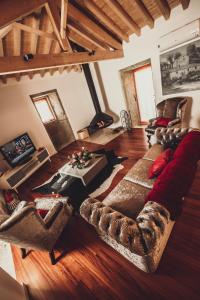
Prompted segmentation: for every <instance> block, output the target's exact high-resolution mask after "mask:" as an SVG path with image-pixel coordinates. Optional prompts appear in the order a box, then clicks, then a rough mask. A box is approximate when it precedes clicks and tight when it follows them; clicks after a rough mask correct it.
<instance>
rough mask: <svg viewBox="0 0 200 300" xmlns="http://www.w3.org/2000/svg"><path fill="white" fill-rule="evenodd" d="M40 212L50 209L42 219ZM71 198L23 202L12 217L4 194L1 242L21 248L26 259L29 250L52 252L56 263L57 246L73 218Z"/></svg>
mask: <svg viewBox="0 0 200 300" xmlns="http://www.w3.org/2000/svg"><path fill="white" fill-rule="evenodd" d="M37 209H40V210H41V209H42V210H49V211H48V213H47V215H46V216H45V218H44V219H43V218H41V217H40V215H39V214H38V212H37ZM72 210H73V208H72V206H71V205H70V204H69V203H68V201H67V198H46V199H45V198H43V199H38V200H36V201H35V205H34V203H28V202H26V201H21V202H20V203H19V204H18V206H17V208H16V209H15V210H14V212H13V213H12V215H9V214H8V213H7V211H6V206H5V203H4V198H3V193H2V192H1V191H0V239H1V240H3V241H5V242H8V243H12V244H15V245H17V246H19V247H20V248H21V250H22V258H25V257H26V255H27V253H26V249H36V250H42V251H48V252H49V256H50V259H51V263H52V264H55V263H56V259H55V256H54V250H53V249H54V246H55V243H56V241H57V240H58V238H59V236H60V234H61V233H62V231H63V229H64V227H65V225H66V224H67V223H68V221H69V219H70V217H71V215H72Z"/></svg>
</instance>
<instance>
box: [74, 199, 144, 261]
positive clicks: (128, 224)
mask: <svg viewBox="0 0 200 300" xmlns="http://www.w3.org/2000/svg"><path fill="white" fill-rule="evenodd" d="M80 214H81V216H82V217H83V218H84V219H85V220H86V221H87V222H88V223H90V224H91V225H93V226H94V227H95V228H96V230H97V231H98V232H99V233H100V234H104V235H107V236H110V237H111V238H112V239H114V240H116V241H117V242H118V243H119V244H121V245H123V246H124V247H126V248H128V249H129V250H130V251H131V252H134V253H137V254H138V255H144V254H145V248H144V247H145V246H144V245H143V241H142V239H141V235H140V232H139V230H138V226H137V223H136V222H135V221H134V220H133V219H131V218H128V217H126V216H124V215H123V214H121V213H119V212H117V211H115V210H113V209H112V208H111V207H109V206H105V205H104V204H103V203H102V202H100V201H98V200H96V199H92V198H89V199H87V200H85V201H84V202H83V203H82V205H81V207H80Z"/></svg>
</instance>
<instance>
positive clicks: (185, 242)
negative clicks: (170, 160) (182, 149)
mask: <svg viewBox="0 0 200 300" xmlns="http://www.w3.org/2000/svg"><path fill="white" fill-rule="evenodd" d="M83 145H84V146H86V145H87V147H88V148H89V149H90V150H94V149H99V148H100V146H99V145H94V144H89V143H84V142H75V143H73V144H71V145H70V146H68V147H67V148H65V149H63V150H62V151H60V153H58V154H56V155H55V156H54V157H52V162H51V163H47V164H46V165H45V166H43V167H42V168H41V169H40V170H38V172H37V173H35V174H34V175H33V176H32V177H31V178H30V179H29V180H27V181H26V183H25V184H23V186H21V188H20V195H21V197H22V198H24V199H26V200H29V201H30V200H31V199H33V198H34V195H33V194H31V192H30V191H31V189H32V188H33V187H34V186H36V185H38V184H41V183H42V182H43V181H44V180H46V179H48V178H49V177H50V176H51V175H53V174H54V173H55V172H56V171H57V169H58V168H60V167H61V166H62V165H63V164H64V163H65V161H67V155H68V154H69V153H71V152H72V151H73V150H78V149H80V147H81V146H83ZM102 148H103V147H102ZM104 148H107V149H114V150H115V152H116V153H117V154H118V155H119V156H128V160H126V161H124V162H123V165H124V169H122V170H121V171H120V172H119V173H118V174H117V175H116V177H115V179H114V180H113V183H112V186H111V187H110V189H109V190H108V191H107V192H106V193H104V194H103V195H101V197H99V199H103V198H104V197H105V196H106V195H107V194H108V192H109V191H110V190H111V189H112V188H113V187H114V186H115V185H116V184H117V183H118V182H119V181H120V180H121V178H122V177H123V176H124V175H125V174H126V173H127V171H128V170H129V169H130V168H131V167H132V165H133V164H134V163H135V162H136V161H137V160H138V159H140V158H141V157H142V156H143V155H144V153H145V152H146V151H147V144H146V141H145V138H144V131H143V129H135V130H134V131H133V132H132V133H124V134H122V135H121V136H119V137H117V138H116V139H115V140H113V141H111V142H110V143H109V144H107V145H106V146H104ZM198 174H200V172H199V173H198ZM199 182H200V176H199V175H197V176H196V178H195V181H194V183H193V186H192V188H191V190H190V193H189V195H188V197H186V198H185V202H184V206H183V212H182V215H181V217H180V218H179V219H178V221H177V222H176V224H175V227H174V229H173V232H172V234H171V236H170V239H169V242H168V245H167V247H166V249H165V251H164V255H163V257H162V259H161V262H160V265H159V268H158V270H157V271H156V273H154V274H145V273H144V272H142V271H140V270H138V269H137V268H136V267H135V266H134V265H133V264H131V263H130V262H129V261H127V260H126V259H125V258H123V257H122V256H121V255H120V254H119V253H117V252H116V251H115V250H113V249H112V248H110V247H109V246H108V245H106V244H105V243H104V242H103V241H101V240H100V239H99V238H98V236H97V234H96V233H95V231H94V229H93V228H92V227H91V226H90V225H89V224H87V223H86V222H85V221H84V220H83V219H82V218H81V217H80V216H78V215H76V216H74V217H73V219H72V220H71V222H70V224H69V225H68V226H67V227H66V229H65V230H64V232H63V234H62V236H61V238H60V240H59V243H58V246H57V247H58V251H57V253H56V255H57V256H58V257H59V261H58V263H57V264H56V265H55V266H52V265H51V264H50V262H49V257H48V254H47V253H43V252H37V251H32V252H31V253H30V254H29V255H28V257H26V259H24V260H22V259H21V257H20V252H19V249H18V248H17V247H13V254H14V262H15V267H16V273H17V279H18V280H20V281H22V282H24V283H26V284H28V286H29V290H30V294H31V297H32V299H33V300H71V299H81V300H85V299H87V300H90V299H94V300H95V299H99V300H107V299H108V300H112V299H120V300H132V299H137V300H138V299H142V300H146V299H149V300H151V299H154V300H156V299H158V300H160V299H166V300H178V299H180V300H186V299H187V300H196V299H200V291H199V278H200V251H199V249H200V226H199V225H200V185H199ZM33 230H34V228H33Z"/></svg>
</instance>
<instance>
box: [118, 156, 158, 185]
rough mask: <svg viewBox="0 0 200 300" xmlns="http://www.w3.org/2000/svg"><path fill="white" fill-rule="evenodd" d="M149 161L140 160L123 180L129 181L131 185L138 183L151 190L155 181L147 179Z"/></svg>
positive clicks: (150, 162) (150, 163)
mask: <svg viewBox="0 0 200 300" xmlns="http://www.w3.org/2000/svg"><path fill="white" fill-rule="evenodd" d="M152 163H153V162H152V161H151V160H147V159H140V160H138V162H137V163H136V164H135V165H134V166H133V167H132V168H131V169H130V171H129V172H128V173H127V175H126V176H125V177H124V179H126V180H129V181H131V182H133V183H138V184H140V185H142V186H144V187H147V188H152V187H153V184H154V181H155V179H149V168H150V167H151V165H152Z"/></svg>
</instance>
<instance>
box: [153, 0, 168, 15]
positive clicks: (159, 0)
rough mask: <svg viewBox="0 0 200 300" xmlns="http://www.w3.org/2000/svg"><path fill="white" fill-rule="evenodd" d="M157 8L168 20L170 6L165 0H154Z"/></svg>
mask: <svg viewBox="0 0 200 300" xmlns="http://www.w3.org/2000/svg"><path fill="white" fill-rule="evenodd" d="M155 2H156V4H157V6H158V9H159V10H160V12H161V14H162V15H163V17H164V18H165V20H168V19H169V17H170V13H171V8H170V6H169V4H168V2H167V1H166V0H155Z"/></svg>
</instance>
